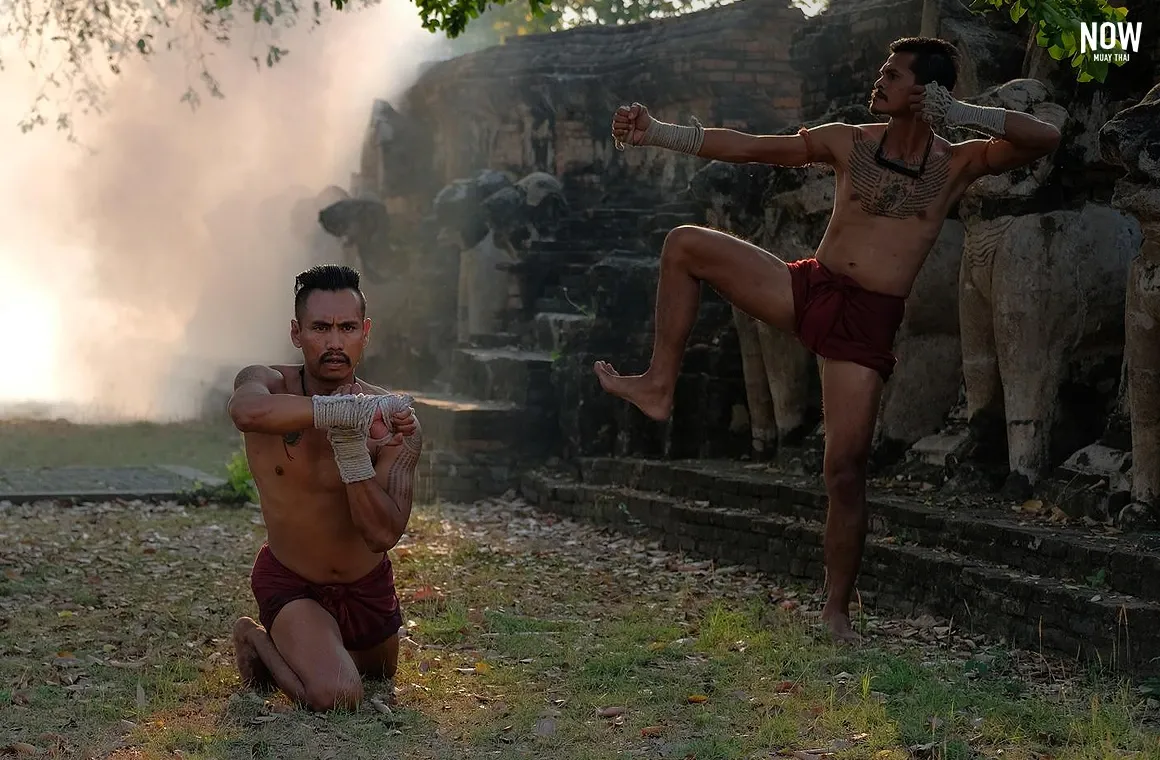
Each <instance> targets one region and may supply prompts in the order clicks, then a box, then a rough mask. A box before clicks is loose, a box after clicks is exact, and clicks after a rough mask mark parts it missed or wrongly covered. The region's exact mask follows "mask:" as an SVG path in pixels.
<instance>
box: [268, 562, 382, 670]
mask: <svg viewBox="0 0 1160 760" xmlns="http://www.w3.org/2000/svg"><path fill="white" fill-rule="evenodd" d="M250 588H251V589H253V591H254V599H256V600H257V601H258V617H259V619H260V620H261V622H262V625H263V626H265V627H266V630H267V631H271V630H272V628H273V626H274V620H275V618H277V617H278V613H279V612H280V611H281V610H282V608H283V607H285V606H286V605H287V604H289V603H290V602H293V601H296V600H298V599H313V600H314V601H316V602H318V604H319V605H320V606H321V607H322V608H323V609H324V610H326V611H327V612H329V613H330V615H331V617H333V618H334V619H335V621H337V622H338V630H339V631H340V632H341V633H342V643H343V646H345V647H346V648H347V649H349V650H350V651H352V652H359V651H362V650H364V649H371V648H373V647H376V646H378V645H379V644H381V643H383V642H384V641H386V640H387V639H388V638H390V637H391V636H392V635H394V634H395V632H396V631H398V630H399V628H401V627H402V625H403V615H402V612H401V611H400V610H399V597H398V595H397V594H396V593H395V573H394V571H393V570H392V569H391V561H390V560H389V559H387V556H386V555H385V554H384V555H383V562H382V564H381V565H379V566H378V567H376V568H375V569H374V570H371V571H370V572H369V573H367V574H366V575H364V576H363V577H362V578H360V579H358V580H357V581H354V582H352V583H334V584H320V583H313V582H311V581H308V580H306V579H305V578H303V577H302V576H300V575H298V574H297V573H295V572H294V571H293V570H291V569H290V568H288V567H286V566H285V565H283V564H282V563H281V562H279V561H278V559H277V557H275V556H274V552H272V551H270V547H269V545H265V546H263V547H262V549H261V551H259V552H258V556H257V558H255V560H254V569H253V570H252V571H251V572H250Z"/></svg>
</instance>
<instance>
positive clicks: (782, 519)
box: [522, 458, 1160, 675]
mask: <svg viewBox="0 0 1160 760" xmlns="http://www.w3.org/2000/svg"><path fill="white" fill-rule="evenodd" d="M578 465H579V466H578V467H576V468H573V469H572V471H570V472H552V471H547V470H541V471H537V472H531V473H527V474H526V475H525V476H524V478H523V482H522V491H523V494H524V496H525V498H527V499H528V501H529V502H530V503H532V504H534V505H537V506H539V507H540V508H542V509H546V510H551V511H554V512H558V513H562V514H567V515H571V516H575V517H579V518H584V519H588V520H592V521H596V522H600V523H605V524H609V525H611V526H613V527H615V528H617V529H620V530H625V531H630V532H638V533H648V534H652V535H655V536H658V537H659V538H661V539H662V541H663V542H664V544H665V546H666V547H667V548H670V549H674V550H681V551H687V552H689V553H691V554H694V555H698V556H701V557H709V558H714V559H718V560H720V561H722V562H726V563H729V564H739V563H740V564H751V565H754V566H756V567H758V568H760V569H761V570H763V571H765V572H769V573H771V574H775V575H778V576H788V577H792V578H797V579H801V580H804V581H807V582H810V583H814V584H817V585H818V586H820V585H821V584H822V583H823V581H824V578H825V571H824V565H823V553H822V534H823V529H824V524H825V507H826V499H825V495H824V493H823V491H822V488H821V484H820V482H819V481H818V479H816V478H812V477H796V478H795V477H791V476H785V475H780V474H776V473H773V472H771V471H769V470H768V468H765V467H764V466H756V465H745V464H744V463H741V462H721V461H706V460H695V461H677V462H674V461H649V460H639V459H608V458H590V459H582V460H580V462H579V463H578ZM930 499H931V501H932V502H934V501H936V500H937V498H936V497H930ZM924 501H925V498H924V497H922V495H921V494H918V493H908V494H906V495H897V494H892V493H890V492H887V491H881V490H880V491H878V492H872V493H871V495H870V502H871V503H870V513H871V535H870V537H869V540H868V542H867V547H866V553H865V559H864V563H863V570H862V573H861V575H860V577H859V580H858V594H859V595H860V598H861V600H862V603H863V604H865V605H866V606H867V607H871V608H878V609H879V610H881V611H884V612H890V613H893V614H902V615H919V614H921V613H923V612H929V613H931V614H934V615H938V616H941V617H945V618H950V619H951V620H953V621H954V624H955V625H956V626H959V627H961V628H963V629H965V630H971V631H976V632H980V633H985V634H989V635H992V636H1000V637H1004V638H1005V639H1006V640H1007V641H1008V642H1010V644H1011V645H1013V646H1017V647H1020V648H1025V649H1030V650H1033V651H1051V652H1053V653H1056V654H1062V655H1064V656H1072V657H1079V658H1083V659H1090V660H1094V661H1098V662H1102V663H1103V664H1104V665H1105V666H1111V667H1114V668H1116V669H1119V670H1123V671H1125V672H1130V673H1134V674H1140V675H1155V674H1160V583H1157V581H1156V579H1157V578H1160V537H1156V536H1126V535H1116V534H1110V533H1108V532H1106V531H1105V530H1102V529H1092V530H1083V529H1080V528H1074V527H1068V526H1061V525H1058V524H1053V523H1050V522H1048V521H1047V520H1045V519H1043V518H1040V517H1038V516H1025V515H1023V514H1022V513H1020V514H1016V513H1014V512H1012V511H1011V510H1010V509H1007V510H999V509H987V508H983V507H979V506H977V505H972V506H969V507H968V506H963V507H958V508H954V507H948V506H946V505H945V504H935V503H931V504H926V503H923V502H924Z"/></svg>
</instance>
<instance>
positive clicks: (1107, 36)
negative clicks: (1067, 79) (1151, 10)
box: [1079, 21, 1144, 63]
mask: <svg viewBox="0 0 1160 760" xmlns="http://www.w3.org/2000/svg"><path fill="white" fill-rule="evenodd" d="M1143 26H1144V25H1143V24H1142V23H1140V22H1139V21H1137V22H1135V23H1132V22H1129V21H1095V22H1092V23H1086V24H1080V25H1079V50H1080V52H1081V53H1087V52H1089V51H1090V52H1091V53H1092V60H1094V61H1105V62H1107V63H1126V62H1127V61H1128V59H1129V58H1130V57H1131V56H1130V55H1129V51H1131V52H1132V53H1138V52H1140V30H1141V28H1142V27H1143Z"/></svg>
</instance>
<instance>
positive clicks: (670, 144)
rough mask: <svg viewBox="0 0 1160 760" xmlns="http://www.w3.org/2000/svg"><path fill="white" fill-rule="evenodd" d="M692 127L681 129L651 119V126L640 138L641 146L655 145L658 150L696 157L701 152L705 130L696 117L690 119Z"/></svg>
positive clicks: (677, 125) (680, 127) (674, 125)
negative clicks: (665, 149) (663, 149)
mask: <svg viewBox="0 0 1160 760" xmlns="http://www.w3.org/2000/svg"><path fill="white" fill-rule="evenodd" d="M692 121H693V126H691V127H682V126H681V125H679V124H669V123H668V122H667V121H660V120H659V119H653V120H652V124H649V125H648V129H646V130H645V131H644V134H643V135H642V136H641V138H640V144H641V145H655V146H656V147H658V148H667V149H669V150H673V151H676V152H677V153H688V154H689V155H691V156H695V155H697V152H698V151H700V150H701V143H703V142H704V141H705V128H704V127H703V126H701V122H700V121H698V120H697V117H696V116H694V117H692Z"/></svg>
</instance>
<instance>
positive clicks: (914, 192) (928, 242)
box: [815, 124, 968, 297]
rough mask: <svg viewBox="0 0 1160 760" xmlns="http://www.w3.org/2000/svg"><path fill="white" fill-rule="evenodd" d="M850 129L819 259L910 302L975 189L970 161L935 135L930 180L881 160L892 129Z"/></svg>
mask: <svg viewBox="0 0 1160 760" xmlns="http://www.w3.org/2000/svg"><path fill="white" fill-rule="evenodd" d="M849 131H850V142H849V143H848V147H846V148H845V149H844V150H842V148H841V147H839V148H838V149H837V150H835V151H834V158H833V161H832V164H831V165H832V166H833V167H834V172H835V176H834V183H835V186H834V211H833V215H832V216H831V217H830V223H829V226H828V227H827V228H826V232H825V235H823V237H822V240H821V243H819V244H818V250H817V253H816V254H815V258H817V260H818V261H820V262H821V263H823V264H825V265H826V266H827V267H828V268H829V269H831V270H833V271H835V272H840V273H842V274H845V275H847V276H849V277H850V278H852V279H854V280H855V281H857V282H858V283H859V284H860V285H861V286H862V287H864V288H866V289H867V290H869V291H873V292H876V293H887V294H890V295H896V296H902V297H906V296H908V295H910V289H911V287H912V286H913V284H914V280H915V279H916V278H917V277H918V272H919V270H920V269H921V268H922V265H923V262H925V261H926V257H927V254H929V253H930V250H931V248H932V247H933V246H934V242H935V240H936V239H937V238H938V234H939V230H941V229H942V226H943V221H944V220H945V219H946V216H947V213H948V212H949V211H950V209H951V207H952V206H954V204H955V203H956V202H957V201H958V199H959V198H960V197H961V196H962V193H963V191H964V190H965V189H966V188H967V186H968V181H967V179H968V177H966V176H965V175H966V172H965V169H966V166H967V163H968V157H967V156H965V155H964V153H963V152H962V151H958V152H956V149H955V146H954V145H952V144H951V143H949V142H947V141H946V140H944V139H943V138H941V137H939V136H937V135H935V136H934V140H933V141H932V143H931V149H930V156H929V157H928V159H927V164H926V167H925V169H924V171H923V174H922V176H921V177H919V178H912V177H909V176H906V175H903V174H899V173H897V172H895V171H892V170H890V169H887V168H885V167H883V166H880V165H878V163H877V162H876V161H875V153H876V152H877V150H878V147H879V144H880V141H881V139H882V136H883V134H884V133H885V132H886V124H861V125H857V126H852V127H850V128H849ZM839 146H841V143H839Z"/></svg>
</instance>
